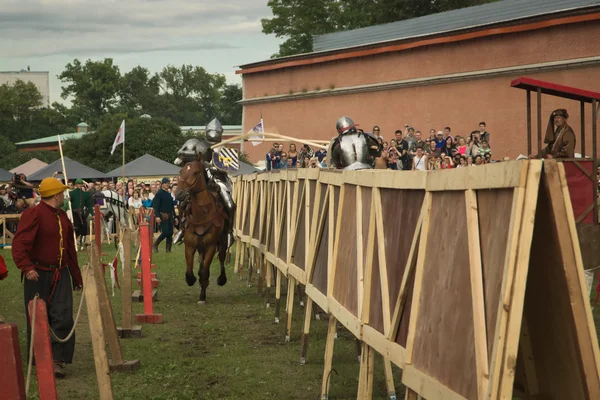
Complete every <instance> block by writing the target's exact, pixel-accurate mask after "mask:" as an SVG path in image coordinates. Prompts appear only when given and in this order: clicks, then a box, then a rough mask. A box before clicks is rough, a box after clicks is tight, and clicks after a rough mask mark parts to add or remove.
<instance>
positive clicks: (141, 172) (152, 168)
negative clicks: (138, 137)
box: [106, 154, 181, 177]
mask: <svg viewBox="0 0 600 400" xmlns="http://www.w3.org/2000/svg"><path fill="white" fill-rule="evenodd" d="M180 169H181V168H180V167H178V166H177V165H175V164H170V163H168V162H166V161H163V160H161V159H160V158H156V157H154V156H152V155H150V154H144V155H143V156H141V157H139V158H136V159H135V160H133V161H130V162H128V163H127V164H125V175H126V176H135V177H137V176H140V177H142V176H173V175H179V170H180ZM122 174H123V167H118V168H115V169H113V170H112V171H110V172H108V173H107V174H106V175H108V176H110V177H120V176H122Z"/></svg>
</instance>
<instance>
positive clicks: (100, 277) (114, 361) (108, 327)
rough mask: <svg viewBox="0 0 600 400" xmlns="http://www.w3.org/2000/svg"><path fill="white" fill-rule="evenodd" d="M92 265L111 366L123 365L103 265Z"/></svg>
mask: <svg viewBox="0 0 600 400" xmlns="http://www.w3.org/2000/svg"><path fill="white" fill-rule="evenodd" d="M90 247H95V246H90ZM92 267H94V268H93V270H94V276H95V278H96V285H97V286H98V290H97V296H98V302H99V303H100V316H101V317H102V324H103V326H104V337H105V339H106V342H107V343H108V350H109V352H110V360H111V366H112V365H114V366H118V365H122V364H123V363H124V360H123V352H122V351H121V343H120V342H119V335H118V333H117V325H116V324H115V317H114V314H113V310H112V305H111V304H110V297H109V296H108V288H107V286H106V281H105V280H104V274H103V272H102V266H101V265H100V264H99V263H98V264H96V265H94V264H92ZM125 297H127V296H125Z"/></svg>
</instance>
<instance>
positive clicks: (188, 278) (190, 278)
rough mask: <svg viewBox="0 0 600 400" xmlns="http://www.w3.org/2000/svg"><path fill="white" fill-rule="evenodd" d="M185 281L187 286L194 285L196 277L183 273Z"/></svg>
mask: <svg viewBox="0 0 600 400" xmlns="http://www.w3.org/2000/svg"><path fill="white" fill-rule="evenodd" d="M185 282H186V283H187V284H188V286H194V284H195V283H196V277H195V276H194V275H188V274H185Z"/></svg>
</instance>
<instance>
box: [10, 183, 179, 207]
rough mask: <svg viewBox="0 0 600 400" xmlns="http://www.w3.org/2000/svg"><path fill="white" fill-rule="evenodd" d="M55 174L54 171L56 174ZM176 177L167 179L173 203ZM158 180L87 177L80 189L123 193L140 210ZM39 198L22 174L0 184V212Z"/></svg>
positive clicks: (33, 187) (158, 186)
mask: <svg viewBox="0 0 600 400" xmlns="http://www.w3.org/2000/svg"><path fill="white" fill-rule="evenodd" d="M57 175H58V173H55V174H54V176H55V177H56V176H57ZM177 179H178V178H177V177H174V178H173V180H172V181H171V185H170V187H169V189H168V191H169V192H170V193H171V196H172V197H173V202H174V203H175V204H177V201H176V200H175V197H174V192H175V189H176V188H177ZM68 185H69V188H70V190H72V189H74V188H75V187H74V181H69V182H68ZM160 187H161V181H160V180H157V181H147V182H142V181H138V179H135V178H134V179H128V180H127V181H117V182H113V181H112V180H108V179H104V180H90V181H86V182H85V184H84V185H82V187H81V189H82V190H83V191H85V192H90V194H94V193H95V192H96V191H103V190H110V191H113V192H116V193H118V194H119V195H120V196H123V200H124V201H125V203H126V204H127V206H128V207H133V208H134V209H140V208H142V206H143V207H145V208H150V207H151V206H152V199H153V198H154V194H155V193H156V192H157V191H158V189H160ZM38 199H39V193H38V189H37V188H36V187H35V185H33V184H31V183H29V182H27V180H26V177H25V176H24V175H21V176H19V179H18V180H17V182H15V179H14V178H13V180H12V182H11V183H9V184H5V185H0V212H3V213H21V212H23V211H24V210H25V209H26V208H28V207H31V206H32V205H33V204H35V203H37V200H38Z"/></svg>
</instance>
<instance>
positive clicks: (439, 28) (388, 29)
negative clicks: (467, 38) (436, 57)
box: [237, 0, 600, 73]
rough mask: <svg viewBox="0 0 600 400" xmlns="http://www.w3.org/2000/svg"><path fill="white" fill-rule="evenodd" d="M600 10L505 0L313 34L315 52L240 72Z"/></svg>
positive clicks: (560, 0)
mask: <svg viewBox="0 0 600 400" xmlns="http://www.w3.org/2000/svg"><path fill="white" fill-rule="evenodd" d="M597 10H600V0H527V1H525V0H502V1H497V2H493V3H487V4H482V5H478V6H472V7H465V8H461V9H458V10H451V11H445V12H441V13H437V14H431V15H426V16H423V17H418V18H412V19H406V20H402V21H397V22H391V23H388V24H382V25H375V26H369V27H366V28H358V29H353V30H349V31H343V32H334V33H328V34H324V35H316V36H314V38H313V52H312V53H306V54H298V55H293V56H287V57H281V58H273V59H268V60H263V61H258V62H254V63H249V64H245V65H241V66H240V68H242V70H240V71H237V72H238V73H246V71H245V70H252V69H255V68H256V69H258V68H259V67H263V66H267V65H269V66H270V65H274V64H285V63H291V62H292V61H295V60H304V59H310V58H314V57H316V56H325V55H330V54H337V53H340V52H344V51H347V50H349V49H352V48H364V47H369V46H381V45H382V44H385V43H390V42H402V41H411V40H412V41H415V40H418V39H423V38H428V37H439V36H442V37H443V36H448V35H450V34H452V33H458V32H472V31H481V30H485V29H490V28H492V27H498V26H506V25H517V24H518V23H520V24H522V23H524V22H525V21H535V20H544V19H548V18H550V17H557V16H559V17H566V16H572V15H577V14H586V13H589V12H591V11H597ZM250 72H252V71H250Z"/></svg>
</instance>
